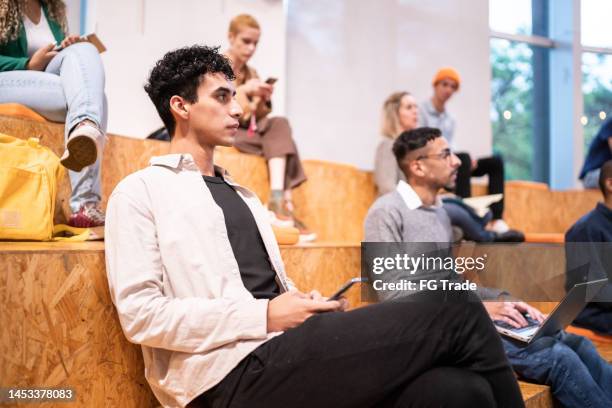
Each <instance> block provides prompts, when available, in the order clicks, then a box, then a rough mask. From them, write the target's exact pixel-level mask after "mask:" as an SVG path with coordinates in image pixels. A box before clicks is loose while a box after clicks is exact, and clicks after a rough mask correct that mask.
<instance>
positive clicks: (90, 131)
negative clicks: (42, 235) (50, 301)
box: [0, 0, 107, 237]
mask: <svg viewBox="0 0 612 408" xmlns="http://www.w3.org/2000/svg"><path fill="white" fill-rule="evenodd" d="M0 22H2V24H0V103H20V104H23V105H26V106H28V107H29V108H30V109H33V110H34V111H36V112H38V113H39V114H41V115H42V116H44V117H45V118H47V119H48V120H50V121H53V122H65V142H66V150H65V151H64V154H63V156H62V158H61V163H62V164H63V165H64V166H65V167H66V168H68V169H69V170H70V173H69V174H70V183H71V185H72V195H71V197H70V207H71V209H72V212H73V214H72V215H71V216H70V219H69V220H68V223H69V224H70V225H72V226H75V227H88V228H93V229H94V230H95V232H96V235H97V236H98V237H101V236H102V235H101V234H102V233H103V228H101V227H103V226H104V212H103V211H102V209H101V207H100V199H101V192H100V157H101V151H102V148H103V145H104V134H105V132H106V123H107V107H106V97H105V95H104V68H103V66H102V60H101V58H100V56H99V54H98V51H97V50H96V48H95V47H94V46H93V45H92V44H90V43H88V42H83V40H82V39H81V38H80V37H79V36H77V35H67V34H66V33H67V29H68V27H67V22H66V4H65V3H64V2H63V1H62V0H25V1H23V0H2V1H0ZM58 48H61V51H58V50H56V49H58Z"/></svg>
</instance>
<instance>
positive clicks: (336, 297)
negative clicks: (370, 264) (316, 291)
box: [327, 278, 368, 301]
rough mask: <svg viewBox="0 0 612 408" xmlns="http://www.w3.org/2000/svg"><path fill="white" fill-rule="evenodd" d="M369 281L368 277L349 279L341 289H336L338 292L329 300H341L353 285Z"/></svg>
mask: <svg viewBox="0 0 612 408" xmlns="http://www.w3.org/2000/svg"><path fill="white" fill-rule="evenodd" d="M367 281H368V278H353V279H351V280H349V281H347V282H346V283H345V284H344V285H342V287H341V288H340V289H338V290H337V291H336V293H334V294H333V295H331V296H330V297H329V298H328V299H327V300H328V301H330V300H339V299H340V297H341V296H342V295H343V294H344V293H345V292H346V291H347V290H349V289H350V288H351V286H353V285H354V284H356V283H365V282H367Z"/></svg>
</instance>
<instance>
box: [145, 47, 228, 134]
mask: <svg viewBox="0 0 612 408" xmlns="http://www.w3.org/2000/svg"><path fill="white" fill-rule="evenodd" d="M216 73H222V74H223V75H225V77H226V78H227V79H228V80H230V81H233V80H234V79H235V75H234V71H233V70H232V65H231V63H230V61H229V60H228V59H227V58H226V57H225V56H224V55H222V54H220V53H219V47H207V46H204V45H193V46H191V47H183V48H179V49H177V50H173V51H170V52H168V53H166V55H164V56H163V58H162V59H161V60H159V61H157V63H156V64H155V66H154V67H153V69H152V70H151V73H150V75H149V80H148V82H147V84H146V85H145V87H144V89H145V91H146V92H147V94H148V95H149V98H151V100H152V101H153V104H154V105H155V108H156V109H157V113H159V116H160V117H161V120H162V121H163V122H164V125H165V126H166V129H168V133H169V134H170V137H171V138H172V136H173V135H174V130H175V127H176V123H175V122H174V118H173V117H172V113H170V98H172V97H173V96H174V95H178V96H181V97H183V98H184V99H186V100H187V101H189V102H196V101H197V99H198V94H197V90H198V86H199V85H200V83H201V81H202V80H203V79H204V75H206V74H216Z"/></svg>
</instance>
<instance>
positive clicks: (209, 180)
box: [202, 176, 280, 299]
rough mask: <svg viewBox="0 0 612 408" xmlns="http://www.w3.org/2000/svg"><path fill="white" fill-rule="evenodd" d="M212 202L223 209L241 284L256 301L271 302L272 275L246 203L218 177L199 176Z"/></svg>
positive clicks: (275, 289) (276, 290) (275, 287)
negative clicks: (207, 189) (202, 178)
mask: <svg viewBox="0 0 612 408" xmlns="http://www.w3.org/2000/svg"><path fill="white" fill-rule="evenodd" d="M202 177H204V181H205V182H206V185H207V186H208V188H209V190H210V192H211V194H212V196H213V199H214V200H215V202H216V203H217V205H218V206H219V207H221V209H222V210H223V215H224V216H225V227H226V228H227V235H228V237H229V241H230V244H231V246H232V250H233V251H234V256H235V257H236V261H237V262H238V269H239V270H240V276H241V278H242V283H244V286H245V287H246V288H247V290H248V291H249V292H251V294H252V295H253V296H254V297H255V298H256V299H272V298H274V297H276V296H278V294H279V293H280V288H279V287H278V284H277V283H276V273H275V272H274V270H273V269H272V265H271V264H270V258H269V257H268V252H267V251H266V247H265V245H264V242H263V239H262V238H261V234H260V233H259V229H257V224H256V222H255V218H254V217H253V214H252V213H251V210H249V207H248V206H247V204H246V203H245V202H244V201H243V200H242V198H240V197H239V196H238V193H237V192H236V191H235V190H234V188H233V187H232V186H230V185H229V184H227V183H226V182H225V181H224V180H223V178H222V177H210V176H202Z"/></svg>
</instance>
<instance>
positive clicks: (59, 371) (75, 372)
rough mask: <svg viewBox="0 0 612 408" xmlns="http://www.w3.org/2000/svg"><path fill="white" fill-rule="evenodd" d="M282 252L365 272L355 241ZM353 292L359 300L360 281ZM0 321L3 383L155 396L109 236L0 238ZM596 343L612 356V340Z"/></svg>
mask: <svg viewBox="0 0 612 408" xmlns="http://www.w3.org/2000/svg"><path fill="white" fill-rule="evenodd" d="M281 254H282V257H283V259H284V260H285V265H286V269H287V273H288V275H289V276H290V277H291V278H292V279H293V281H294V282H295V283H296V285H297V286H298V287H299V288H300V289H301V290H303V291H308V290H311V289H318V290H320V291H321V292H322V293H323V295H330V294H331V293H333V292H334V291H335V290H336V289H337V288H338V287H340V286H341V285H342V284H343V283H344V282H345V281H346V280H348V279H349V278H351V277H355V276H359V275H360V247H359V245H356V244H345V243H326V244H303V245H297V246H286V247H281ZM347 296H348V298H349V300H350V301H351V303H352V305H353V306H359V305H361V304H362V302H361V300H362V299H361V293H360V290H359V289H358V288H354V289H351V291H349V292H348V295H347ZM537 306H538V307H541V308H543V310H545V311H549V310H550V308H552V307H553V306H554V303H551V302H548V303H541V304H538V305H537ZM0 326H1V327H3V330H2V331H1V332H0V347H1V349H2V355H1V356H0V378H2V379H3V380H4V382H5V383H7V384H11V385H16V386H28V385H30V386H32V385H38V386H40V385H45V386H58V387H61V386H70V387H73V388H74V389H75V390H76V394H77V401H78V403H79V405H80V406H81V405H82V406H122V407H149V406H156V404H157V403H156V401H155V398H154V396H153V395H152V393H151V392H150V389H149V387H148V385H147V384H146V381H145V380H144V376H143V373H144V367H143V364H142V355H141V352H140V348H139V347H138V346H136V345H133V344H131V343H129V342H128V341H127V340H126V339H125V337H124V335H123V333H122V331H121V328H120V326H119V321H118V319H117V315H116V312H115V309H114V306H113V305H112V302H111V300H110V294H109V291H108V285H107V280H106V272H105V268H104V243H103V242H61V243H44V242H37V243H33V242H0ZM598 347H600V350H601V351H602V355H604V356H605V357H606V358H607V359H609V360H612V345H600V344H598ZM519 384H520V388H521V392H522V394H523V397H524V399H525V402H526V406H527V407H529V408H536V407H537V408H541V407H552V406H553V405H552V396H551V394H550V390H549V389H548V387H546V386H541V385H535V384H529V383H525V382H520V383H519ZM50 406H55V405H53V404H52V405H50ZM57 407H58V408H60V405H59V404H58V405H57Z"/></svg>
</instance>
